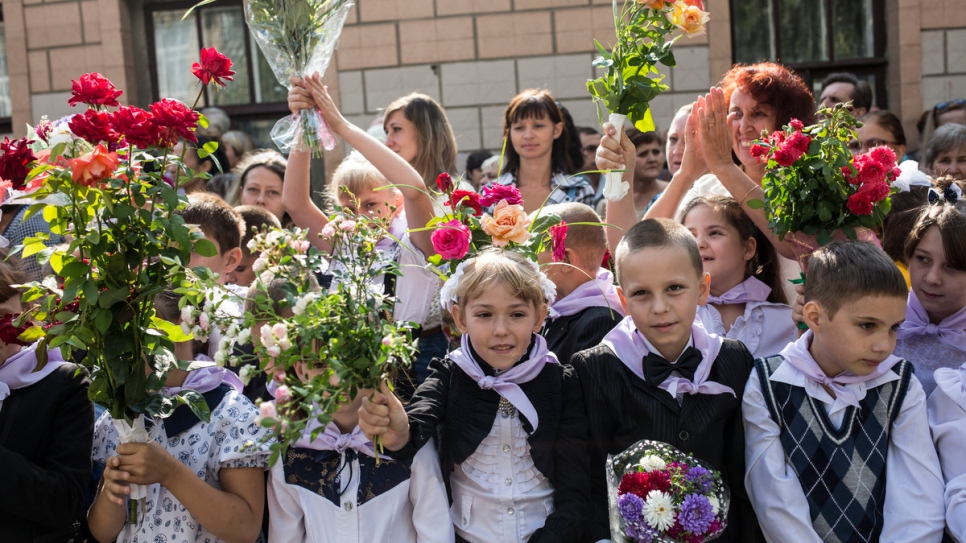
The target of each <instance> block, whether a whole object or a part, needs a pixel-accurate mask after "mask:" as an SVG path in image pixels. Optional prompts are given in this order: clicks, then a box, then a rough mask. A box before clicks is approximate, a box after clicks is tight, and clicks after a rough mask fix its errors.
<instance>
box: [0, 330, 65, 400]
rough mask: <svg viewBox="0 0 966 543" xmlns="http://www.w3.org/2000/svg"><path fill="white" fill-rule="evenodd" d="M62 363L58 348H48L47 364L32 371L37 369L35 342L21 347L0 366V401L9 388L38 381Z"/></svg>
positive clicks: (24, 385) (26, 385)
mask: <svg viewBox="0 0 966 543" xmlns="http://www.w3.org/2000/svg"><path fill="white" fill-rule="evenodd" d="M63 365H64V357H63V355H62V354H61V352H60V349H48V350H47V364H46V365H45V366H44V367H43V369H41V370H40V371H34V370H36V369H37V344H36V343H33V344H30V345H27V346H26V347H23V348H21V349H20V352H18V353H16V354H14V355H13V356H11V357H10V358H8V359H7V361H6V362H4V364H3V365H2V366H0V401H3V400H4V399H6V397H7V396H9V395H10V391H11V390H17V389H18V388H24V387H29V386H30V385H32V384H35V383H38V382H40V381H41V380H42V379H43V378H44V377H47V376H48V375H50V374H51V373H53V372H54V370H56V369H57V368H59V367H61V366H63Z"/></svg>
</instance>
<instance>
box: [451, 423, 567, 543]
mask: <svg viewBox="0 0 966 543" xmlns="http://www.w3.org/2000/svg"><path fill="white" fill-rule="evenodd" d="M449 482H450V488H451V489H452V492H453V505H452V507H451V508H450V516H451V518H452V520H453V523H454V524H455V525H456V533H457V534H459V536H460V537H462V538H463V539H465V540H467V541H469V542H470V543H519V542H520V541H526V540H528V539H529V538H530V536H531V535H533V532H535V531H537V530H538V529H539V528H541V527H543V525H544V522H545V521H546V520H547V516H548V515H550V513H552V512H553V510H554V509H553V487H551V486H550V481H548V480H547V478H546V477H544V476H543V474H542V473H540V471H539V470H538V469H537V467H536V466H535V465H534V464H533V458H532V457H531V456H530V444H529V443H528V442H527V432H526V431H525V430H524V429H523V424H522V423H521V422H520V414H519V412H517V411H516V410H514V413H513V414H512V415H510V416H504V415H503V414H501V413H500V412H499V411H498V412H497V414H496V418H495V419H494V420H493V428H492V429H491V430H490V433H489V435H487V436H486V437H485V438H483V441H482V442H481V443H480V446H479V447H477V449H476V451H474V452H473V454H472V455H470V457H469V458H467V459H466V461H465V462H463V463H462V464H459V465H457V466H456V468H455V469H454V470H453V473H452V474H451V475H450V479H449Z"/></svg>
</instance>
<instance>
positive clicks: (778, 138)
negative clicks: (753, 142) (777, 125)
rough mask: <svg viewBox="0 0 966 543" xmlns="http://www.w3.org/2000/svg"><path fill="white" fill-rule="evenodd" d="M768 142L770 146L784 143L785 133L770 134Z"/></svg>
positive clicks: (779, 131)
mask: <svg viewBox="0 0 966 543" xmlns="http://www.w3.org/2000/svg"><path fill="white" fill-rule="evenodd" d="M768 141H769V142H770V143H771V144H772V145H778V144H780V143H782V142H783V141H785V133H784V132H782V131H781V130H775V131H774V132H772V133H771V135H770V136H768Z"/></svg>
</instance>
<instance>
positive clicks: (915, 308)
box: [899, 290, 966, 351]
mask: <svg viewBox="0 0 966 543" xmlns="http://www.w3.org/2000/svg"><path fill="white" fill-rule="evenodd" d="M935 335H938V336H939V337H940V338H941V339H942V340H943V341H944V342H946V343H948V344H949V345H952V346H953V347H956V348H957V349H959V350H960V351H966V307H963V308H961V309H960V310H959V311H957V312H955V313H953V314H952V315H950V316H948V317H946V318H945V319H943V320H942V322H940V323H939V324H933V323H931V322H929V315H928V314H927V313H926V310H925V309H924V308H923V307H922V303H920V302H919V298H917V297H916V292H915V291H914V290H910V291H909V303H908V304H907V305H906V321H905V322H903V323H902V324H901V325H900V326H899V338H900V339H905V338H909V337H912V336H935Z"/></svg>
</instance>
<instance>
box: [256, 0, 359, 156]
mask: <svg viewBox="0 0 966 543" xmlns="http://www.w3.org/2000/svg"><path fill="white" fill-rule="evenodd" d="M351 7H352V2H351V1H350V0H246V2H245V18H246V20H247V21H248V28H249V30H251V33H252V35H253V36H254V37H255V41H257V42H258V46H259V47H260V48H261V50H262V53H264V55H265V58H266V59H267V60H268V64H269V65H270V66H271V67H272V71H273V72H275V77H276V78H278V82H279V83H281V84H282V86H284V87H285V88H287V89H291V88H292V83H291V82H290V81H289V77H290V76H292V75H295V76H298V77H302V78H304V77H305V76H307V75H309V74H312V73H315V72H318V73H320V74H321V73H325V69H326V67H328V65H329V60H331V58H332V55H333V53H334V52H335V45H336V43H337V42H338V41H339V34H341V33H342V25H343V23H345V19H346V17H347V16H348V15H349V9H350V8H351ZM272 140H273V141H274V142H275V144H276V145H278V148H279V149H280V150H281V151H282V152H284V153H287V152H288V151H289V150H290V149H293V148H296V149H305V150H308V151H311V152H312V156H315V157H320V156H322V148H323V147H324V148H325V149H332V148H334V147H335V138H333V137H332V135H331V134H330V133H329V131H328V128H327V126H326V124H325V119H323V118H322V116H321V114H320V113H319V112H318V110H317V109H314V108H313V109H311V110H302V111H300V112H298V113H297V114H296V115H294V116H293V117H286V118H283V119H281V120H279V121H278V123H276V124H275V127H274V128H273V129H272Z"/></svg>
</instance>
